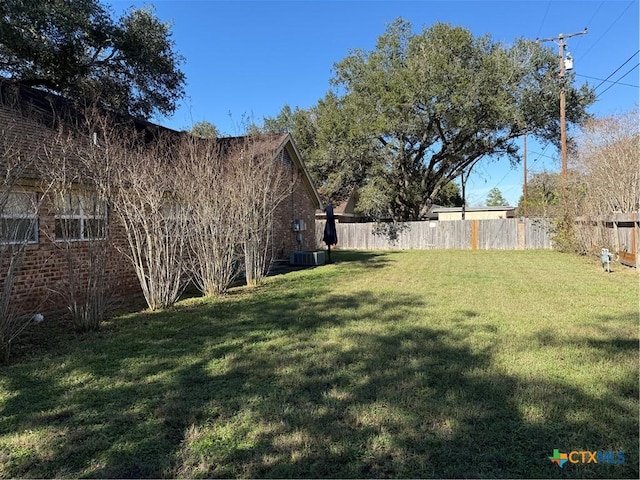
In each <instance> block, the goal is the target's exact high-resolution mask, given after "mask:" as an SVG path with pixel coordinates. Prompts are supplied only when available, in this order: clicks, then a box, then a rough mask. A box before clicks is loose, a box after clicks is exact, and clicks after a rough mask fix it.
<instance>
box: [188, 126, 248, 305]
mask: <svg viewBox="0 0 640 480" xmlns="http://www.w3.org/2000/svg"><path fill="white" fill-rule="evenodd" d="M221 153H222V152H221V150H220V148H219V145H218V143H217V142H216V141H215V139H201V138H196V137H194V136H185V137H183V139H182V141H181V143H180V151H179V155H178V156H179V163H180V165H179V175H180V180H181V184H182V186H183V187H184V188H183V196H184V201H185V203H186V204H188V205H190V208H189V211H190V213H191V215H190V224H189V229H188V239H189V246H190V253H191V262H190V267H191V271H192V273H193V280H194V283H195V285H196V286H197V288H198V289H199V290H200V291H201V292H202V293H203V294H204V295H219V294H222V293H224V292H226V291H227V290H228V288H229V286H230V285H231V284H232V282H233V281H234V279H235V278H236V277H237V275H238V273H239V268H238V264H239V259H240V251H239V239H240V216H239V212H238V210H237V209H236V208H235V204H234V195H235V192H236V187H237V181H236V179H235V178H234V177H233V169H231V168H229V165H228V164H227V163H226V162H225V159H224V158H223V156H222V154H221Z"/></svg>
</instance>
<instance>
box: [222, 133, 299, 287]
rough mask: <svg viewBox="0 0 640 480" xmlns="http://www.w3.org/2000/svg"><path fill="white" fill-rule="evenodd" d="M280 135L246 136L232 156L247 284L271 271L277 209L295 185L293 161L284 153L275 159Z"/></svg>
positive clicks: (230, 159)
mask: <svg viewBox="0 0 640 480" xmlns="http://www.w3.org/2000/svg"><path fill="white" fill-rule="evenodd" d="M279 138H280V137H278V136H271V135H265V136H260V135H255V136H247V137H245V138H244V139H243V141H242V143H241V144H239V145H238V146H237V147H236V149H235V150H234V151H233V152H232V155H230V157H229V163H230V165H231V168H232V169H233V178H234V179H235V181H234V184H235V186H236V190H235V195H234V208H235V209H236V210H237V212H238V214H239V215H240V232H241V240H240V244H241V247H242V253H243V256H244V265H245V278H246V283H247V285H256V284H259V283H260V282H262V280H263V279H264V277H265V275H266V274H267V273H268V271H269V268H270V266H271V263H272V260H273V249H272V243H273V230H274V212H275V211H276V209H277V208H278V205H279V204H280V203H281V202H282V200H284V199H285V198H286V197H287V196H288V195H290V194H291V191H292V189H293V187H294V181H295V177H294V175H293V166H292V165H291V164H290V161H288V160H287V159H285V158H284V157H283V156H281V157H280V158H274V147H275V146H276V143H278V141H279Z"/></svg>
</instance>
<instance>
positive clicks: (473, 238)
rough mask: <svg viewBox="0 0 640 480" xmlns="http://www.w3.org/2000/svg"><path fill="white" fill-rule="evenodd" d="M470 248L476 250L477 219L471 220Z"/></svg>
mask: <svg viewBox="0 0 640 480" xmlns="http://www.w3.org/2000/svg"><path fill="white" fill-rule="evenodd" d="M471 250H478V220H471Z"/></svg>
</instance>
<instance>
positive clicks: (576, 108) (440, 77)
mask: <svg viewBox="0 0 640 480" xmlns="http://www.w3.org/2000/svg"><path fill="white" fill-rule="evenodd" d="M565 82H566V87H565V88H566V98H567V102H566V104H567V111H566V118H567V121H568V122H569V124H580V123H582V122H583V121H584V120H585V119H586V118H587V117H588V115H587V113H586V110H585V109H586V107H587V106H588V105H589V104H591V103H593V101H594V95H593V92H592V90H591V89H590V88H588V87H586V86H584V87H582V88H580V89H576V88H574V87H573V86H572V83H573V77H572V75H571V72H568V73H567V75H566V76H565ZM332 85H333V89H332V90H331V91H330V92H329V93H327V95H326V96H325V97H324V98H323V99H322V100H320V101H319V102H318V104H317V105H316V106H314V107H312V108H311V109H309V110H302V111H299V110H296V111H294V112H291V114H292V115H291V120H292V122H293V124H294V127H293V128H292V130H293V135H294V138H295V139H296V142H297V143H298V144H299V146H300V148H301V150H303V151H304V152H305V155H306V156H305V160H306V161H307V163H308V166H309V168H310V170H311V171H312V172H313V173H314V175H315V177H316V180H317V181H318V182H319V183H320V187H321V189H322V190H323V191H324V193H325V194H327V196H329V197H333V198H337V197H340V196H341V195H344V193H345V191H348V190H349V188H351V187H353V186H358V187H359V188H360V191H361V196H360V198H361V205H360V208H361V209H362V210H365V211H367V212H368V213H370V214H375V215H378V216H380V217H389V216H391V217H393V218H394V219H397V220H416V219H419V218H421V217H422V216H423V215H424V214H425V213H426V211H427V210H428V208H429V206H430V205H431V204H432V203H434V202H435V200H436V199H437V198H438V196H439V195H440V194H441V191H442V189H443V188H445V186H446V185H448V184H450V182H451V181H452V180H454V179H456V178H458V177H460V176H461V175H462V174H463V173H465V172H468V170H469V169H470V168H471V167H472V166H473V165H475V164H476V163H477V162H478V161H479V160H481V159H483V158H487V157H493V158H496V157H499V156H506V157H508V158H509V159H510V160H512V162H517V161H519V156H518V148H517V145H516V142H515V140H516V139H517V138H518V137H521V136H522V135H524V134H529V135H532V136H537V137H538V138H541V139H544V140H547V141H551V142H553V143H555V144H559V140H560V122H559V97H560V89H561V79H560V76H559V59H558V57H557V56H556V54H555V53H554V52H553V51H552V50H551V49H550V48H545V47H543V46H542V45H541V44H539V43H536V42H533V41H527V40H523V39H519V40H517V41H515V42H514V43H513V45H511V46H506V45H504V44H501V43H497V42H494V41H492V39H491V38H490V37H489V36H483V37H480V38H476V37H474V36H473V34H472V33H471V32H469V31H468V30H466V29H464V28H461V27H453V26H450V25H447V24H442V23H438V24H435V25H433V26H431V27H430V28H426V29H424V30H423V31H422V33H420V34H414V33H413V32H412V29H411V25H410V24H409V23H408V22H406V21H404V20H402V19H398V20H397V21H395V22H394V23H392V24H391V25H389V27H388V28H387V30H386V32H385V33H384V34H383V35H382V36H381V37H380V38H379V39H378V42H377V45H376V47H375V49H374V50H372V51H368V52H367V51H363V50H355V51H353V52H351V53H350V54H349V55H348V56H347V57H346V58H344V59H343V60H342V61H340V62H338V63H337V64H336V65H335V75H334V78H333V79H332ZM296 131H297V133H298V134H297V135H296Z"/></svg>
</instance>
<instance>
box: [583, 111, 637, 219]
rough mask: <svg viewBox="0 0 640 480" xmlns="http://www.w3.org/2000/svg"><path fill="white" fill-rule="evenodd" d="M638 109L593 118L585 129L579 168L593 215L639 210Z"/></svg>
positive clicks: (588, 205)
mask: <svg viewBox="0 0 640 480" xmlns="http://www.w3.org/2000/svg"><path fill="white" fill-rule="evenodd" d="M639 114H640V112H639V111H638V110H636V111H632V112H628V113H626V114H623V115H618V116H611V117H606V118H599V119H593V120H591V121H590V122H588V123H587V124H586V125H585V126H584V128H583V129H582V135H581V136H580V141H579V144H578V145H579V149H578V156H577V158H576V163H577V165H576V167H577V168H578V169H579V170H580V171H581V172H582V174H583V175H584V178H585V186H586V204H585V207H586V208H588V210H589V213H595V214H601V215H602V214H610V213H630V212H637V211H638V204H639V202H640V168H639V167H638V144H639V142H640V127H639V126H638V115H639Z"/></svg>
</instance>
